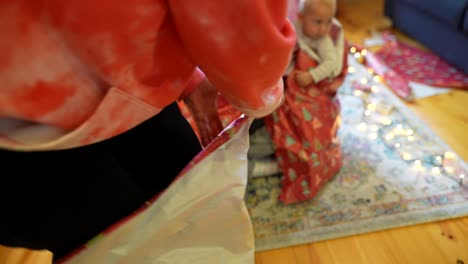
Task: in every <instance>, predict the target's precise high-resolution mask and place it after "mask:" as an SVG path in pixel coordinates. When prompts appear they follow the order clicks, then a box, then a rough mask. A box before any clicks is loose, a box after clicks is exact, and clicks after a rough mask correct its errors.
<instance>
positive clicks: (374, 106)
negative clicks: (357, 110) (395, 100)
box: [367, 104, 377, 111]
mask: <svg viewBox="0 0 468 264" xmlns="http://www.w3.org/2000/svg"><path fill="white" fill-rule="evenodd" d="M376 108H377V106H376V105H375V104H368V105H367V109H368V110H370V111H375V109H376Z"/></svg>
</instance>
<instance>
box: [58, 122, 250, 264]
mask: <svg viewBox="0 0 468 264" xmlns="http://www.w3.org/2000/svg"><path fill="white" fill-rule="evenodd" d="M250 122H251V120H250V119H248V118H246V117H241V118H239V119H237V120H236V121H235V122H233V123H232V124H231V125H230V126H229V127H228V128H226V129H225V130H224V131H223V133H222V134H220V136H218V138H216V139H215V140H214V142H213V143H211V144H210V145H209V146H208V147H207V148H206V149H205V150H204V151H203V152H202V153H201V154H200V155H198V156H197V157H196V158H194V160H193V161H192V162H191V163H190V164H189V165H188V166H187V168H186V169H185V170H184V171H183V172H182V173H181V175H180V176H179V177H178V178H177V179H176V180H175V181H174V182H173V183H172V184H171V186H170V187H169V188H168V189H167V190H166V191H165V192H164V193H162V194H161V195H160V196H159V197H157V198H156V197H155V199H154V201H149V202H148V203H147V204H146V205H145V206H144V207H143V208H141V209H140V210H139V211H137V212H135V213H134V214H133V215H132V216H130V217H128V218H127V219H124V220H122V221H121V222H120V223H117V224H116V225H114V226H112V227H111V228H109V229H108V230H106V231H105V232H104V233H103V234H101V235H99V236H98V237H96V238H95V239H93V240H92V241H90V242H89V243H88V244H87V245H85V246H83V247H82V248H81V249H78V250H77V251H76V252H74V254H72V255H70V256H69V257H68V258H67V259H65V260H61V261H60V263H68V264H75V263H80V264H81V263H100V264H103V263H112V264H118V263H125V264H128V263H135V264H143V263H152V264H154V263H171V264H177V263H191V264H196V263H233V264H238V263H254V235H253V229H252V225H251V222H250V218H249V215H248V212H247V209H246V206H245V203H244V199H243V198H244V193H245V188H246V184H247V149H248V129H249V125H250ZM181 151H182V150H181ZM155 177H157V171H155ZM89 217H92V216H89Z"/></svg>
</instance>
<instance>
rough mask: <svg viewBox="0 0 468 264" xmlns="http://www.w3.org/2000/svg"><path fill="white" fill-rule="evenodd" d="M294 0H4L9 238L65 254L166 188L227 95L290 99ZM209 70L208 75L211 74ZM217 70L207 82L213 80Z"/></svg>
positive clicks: (0, 78)
mask: <svg viewBox="0 0 468 264" xmlns="http://www.w3.org/2000/svg"><path fill="white" fill-rule="evenodd" d="M286 9H287V1H265V0H248V1H246V0H242V1H240V0H239V1H231V0H216V1H214V0H198V1H186V0H185V1H184V0H132V1H130V0H117V1H116V0H114V1H110V0H101V1H94V0H67V1H63V0H5V1H1V2H0V32H2V36H0V83H1V86H0V160H1V164H2V168H1V169H2V173H1V175H2V177H1V178H2V184H1V186H2V190H1V191H0V207H1V208H2V212H3V214H2V217H1V220H0V244H3V245H8V246H20V247H28V248H46V249H49V250H51V251H52V252H54V253H55V254H56V255H61V254H65V253H66V252H68V251H70V250H71V249H73V248H74V247H76V246H77V245H80V244H81V243H83V242H85V241H86V240H88V239H90V238H91V237H93V236H94V235H95V234H97V233H99V232H100V231H101V230H102V229H104V228H105V227H107V226H109V225H110V224H112V223H113V222H115V221H116V220H118V219H120V218H122V217H123V216H126V215H128V214H129V213H131V212H132V211H133V210H135V209H136V208H137V207H138V206H140V205H141V204H142V203H143V202H144V201H145V200H147V199H148V198H149V197H152V196H154V195H155V194H156V193H157V192H159V191H161V190H162V189H164V188H165V187H166V186H167V185H168V184H169V183H170V182H171V181H172V179H173V178H174V177H175V176H176V175H177V173H178V172H179V171H180V170H181V169H182V168H183V167H184V166H185V165H186V163H187V162H188V161H190V160H191V159H192V158H193V156H194V155H196V154H197V153H198V152H199V151H200V149H201V147H200V143H199V140H198V139H197V137H196V136H195V134H194V133H193V131H192V130H191V129H190V126H189V125H188V124H187V122H186V121H185V120H184V119H183V117H182V116H181V114H180V112H179V110H178V108H177V106H176V104H175V103H174V102H175V101H176V100H178V99H180V100H186V102H187V104H188V105H189V106H190V107H191V111H192V113H194V116H195V118H196V119H197V121H198V122H197V125H198V126H199V129H200V131H201V133H200V136H201V139H200V140H201V141H202V143H203V144H207V143H208V142H209V141H210V139H212V138H213V136H215V135H216V134H217V132H219V130H220V127H219V120H217V119H216V106H215V103H214V101H215V98H216V94H217V93H218V92H219V93H221V94H222V95H223V96H224V98H226V99H227V100H228V101H229V102H230V103H231V104H232V105H233V106H235V107H236V108H237V109H239V110H240V111H242V112H244V113H245V114H247V115H250V116H252V117H261V116H265V115H267V114H268V113H270V112H272V111H273V110H274V109H275V108H276V107H277V106H278V105H279V103H280V102H281V98H282V96H283V87H282V82H281V75H282V73H283V72H284V70H285V68H286V66H287V64H288V61H289V58H290V53H291V51H292V48H293V46H294V43H295V32H294V29H293V27H292V26H291V24H290V23H289V21H287V19H286ZM205 75H206V77H205ZM208 80H209V81H208Z"/></svg>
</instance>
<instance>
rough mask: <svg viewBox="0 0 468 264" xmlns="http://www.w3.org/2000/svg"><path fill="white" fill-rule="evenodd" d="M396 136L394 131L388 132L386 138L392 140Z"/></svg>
mask: <svg viewBox="0 0 468 264" xmlns="http://www.w3.org/2000/svg"><path fill="white" fill-rule="evenodd" d="M394 137H395V136H394V135H393V133H388V134H387V135H386V136H385V139H386V140H392V139H393V138H394Z"/></svg>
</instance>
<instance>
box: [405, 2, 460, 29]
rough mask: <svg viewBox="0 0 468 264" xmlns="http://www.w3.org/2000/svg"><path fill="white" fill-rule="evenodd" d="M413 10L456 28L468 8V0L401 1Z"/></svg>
mask: <svg viewBox="0 0 468 264" xmlns="http://www.w3.org/2000/svg"><path fill="white" fill-rule="evenodd" d="M401 1H402V2H405V3H407V4H409V5H411V6H413V7H414V8H418V9H420V10H423V11H425V12H426V13H427V14H429V15H431V16H433V17H435V18H437V19H439V20H441V21H444V22H445V23H448V24H450V25H451V26H454V27H456V28H458V27H459V26H460V25H461V24H463V19H464V18H463V17H464V16H465V12H466V10H467V8H468V0H401Z"/></svg>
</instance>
